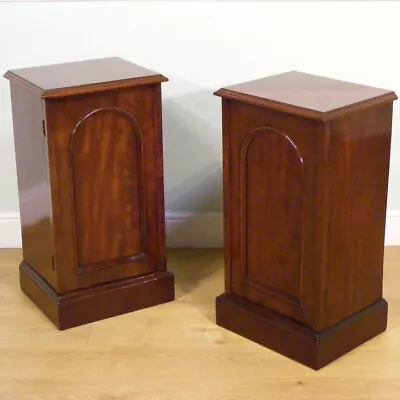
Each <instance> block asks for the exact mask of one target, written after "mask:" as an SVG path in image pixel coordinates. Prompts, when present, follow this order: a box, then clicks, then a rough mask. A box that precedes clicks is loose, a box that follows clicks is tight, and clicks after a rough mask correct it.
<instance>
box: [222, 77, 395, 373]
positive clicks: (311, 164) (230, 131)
mask: <svg viewBox="0 0 400 400" xmlns="http://www.w3.org/2000/svg"><path fill="white" fill-rule="evenodd" d="M255 82H258V83H259V84H260V87H259V89H258V90H259V91H260V93H263V96H267V95H268V94H271V96H270V98H267V99H266V100H268V101H273V102H276V101H277V99H278V97H279V96H278V94H277V93H278V91H279V90H280V89H282V94H281V95H282V99H283V98H285V99H287V101H289V100H290V99H293V104H291V105H289V106H290V107H291V110H290V111H289V109H286V111H282V110H278V109H276V108H275V107H267V106H266V105H265V104H264V106H263V107H259V105H260V104H259V102H258V100H254V99H255V97H254V94H253V92H251V90H250V89H251V88H254V87H255V85H256V83H251V84H243V85H242V86H238V87H239V90H242V91H245V90H247V89H246V88H248V90H247V92H248V93H251V96H253V97H250V98H247V99H246V100H244V98H243V97H241V94H242V92H240V91H239V92H235V95H234V96H231V95H230V94H229V93H231V92H233V91H234V88H236V86H235V87H231V88H228V91H230V92H229V93H228V92H226V91H225V89H221V90H219V91H217V92H216V94H217V95H219V96H222V97H223V138H224V139H223V140H224V218H225V249H226V250H225V251H226V289H225V292H226V296H222V297H221V298H220V299H219V301H217V321H218V322H219V323H220V324H221V325H222V326H224V327H227V328H228V329H232V330H234V331H235V332H238V331H239V330H240V331H241V334H243V335H244V336H246V337H248V338H251V339H253V340H257V339H255V338H257V337H258V335H259V332H256V331H257V328H256V326H257V323H259V324H260V331H261V330H264V332H269V330H271V334H275V335H277V336H278V339H279V340H280V341H281V342H284V339H283V336H282V335H279V334H278V333H277V332H276V331H274V332H275V333H272V329H273V327H272V325H273V321H276V320H278V319H279V318H281V321H280V323H281V325H282V326H284V325H285V324H286V322H287V320H288V319H291V320H295V321H297V322H298V324H302V325H303V326H304V327H306V328H307V329H309V330H310V332H314V333H315V335H316V337H320V336H321V335H322V336H329V335H330V334H329V333H328V330H329V329H331V327H332V326H333V325H335V324H338V323H339V322H343V321H345V320H348V319H349V318H350V317H351V316H353V317H354V318H353V319H352V320H351V321H350V322H349V323H348V324H350V325H351V324H352V325H353V331H354V332H356V331H357V329H358V328H357V324H359V323H360V324H361V322H359V320H361V315H364V317H363V318H364V319H365V318H370V320H369V321H367V322H369V324H370V325H374V324H375V322H374V321H375V314H373V313H372V314H368V315H369V317H366V316H365V312H364V310H365V309H367V307H369V306H371V305H372V304H374V303H377V302H379V301H381V300H382V259H383V244H384V231H385V216H386V200H387V184H388V171H389V156H390V136H391V123H392V101H393V99H394V98H395V95H394V94H393V92H390V91H385V93H386V94H383V95H380V94H382V93H381V92H382V91H380V90H376V89H371V88H368V87H359V85H356V86H354V85H353V84H345V83H343V82H340V81H339V82H337V83H334V81H332V80H329V79H327V80H325V78H319V77H313V76H310V75H307V74H300V73H289V74H282V75H279V76H275V77H271V78H265V79H264V80H261V81H255ZM307 83H310V86H309V88H308V89H307ZM353 89H354V90H353ZM268 90H271V91H270V92H269V91H268ZM329 90H330V91H331V92H332V97H329V96H327V94H329V93H328V92H329ZM227 93H228V94H227ZM237 94H238V95H239V96H238V97H235V96H236V95H237ZM353 95H354V96H356V95H357V96H361V95H362V96H364V98H363V101H364V102H365V104H364V105H363V107H356V105H357V104H358V103H357V104H356V105H351V104H349V103H348V101H349V100H351V99H354V97H352V96H353ZM368 95H369V96H372V97H369V98H368V97H367V96H368ZM326 96H327V100H326V101H327V104H332V107H333V104H334V102H336V103H337V104H336V103H335V104H336V105H338V104H339V102H341V105H342V110H341V112H340V114H331V115H330V116H329V118H327V120H325V117H321V119H318V118H317V119H316V118H314V116H313V115H310V114H309V112H308V111H301V112H302V115H299V112H300V110H303V109H301V108H298V107H299V104H300V99H301V101H302V102H303V103H301V104H302V106H306V105H310V104H311V103H307V102H311V101H314V100H313V99H317V98H321V99H322V98H325V97H326ZM374 96H378V97H374ZM388 96H389V97H388ZM360 98H361V97H360ZM249 99H252V100H251V101H253V100H254V102H253V103H252V104H250V103H249V102H250V100H249ZM390 99H391V100H390ZM389 100H390V101H389ZM371 101H373V102H372V103H371ZM329 102H331V103H329ZM346 102H347V103H346ZM343 107H344V108H343ZM315 108H317V107H315ZM294 109H296V112H292V111H293V110H294ZM321 109H322V108H321ZM304 110H305V109H304ZM327 110H329V108H327ZM318 112H321V111H320V110H319V111H318ZM321 115H324V116H326V115H327V112H321ZM333 115H335V117H333ZM235 295H236V296H237V297H235ZM239 298H240V299H244V300H246V301H249V302H251V303H253V304H257V305H261V306H263V307H265V308H266V309H267V310H268V311H270V312H272V313H275V314H274V317H273V318H264V319H263V320H262V319H261V318H259V317H260V316H259V314H260V312H259V310H260V309H252V310H251V312H252V314H251V313H250V314H249V313H247V314H246V315H247V317H246V318H247V323H244V322H243V321H242V322H241V324H244V325H246V329H244V330H241V328H240V327H238V325H237V324H238V323H239V322H238V321H236V317H235V315H236V314H238V313H240V312H241V311H240V310H241V309H242V308H243V307H244V308H245V307H246V304H247V303H245V302H239V301H236V300H235V299H239ZM235 304H236V306H237V310H236V312H235V310H234V307H235ZM379 310H380V311H379V316H377V318H376V321H378V322H376V324H375V325H374V329H372V330H371V332H370V334H368V333H367V332H365V335H366V336H367V337H364V338H363V337H361V336H359V337H358V340H359V343H362V342H363V341H364V340H366V339H368V338H370V337H371V335H372V332H375V334H376V333H378V332H382V331H383V330H384V329H385V327H386V311H385V308H384V307H380V308H379ZM355 313H360V315H359V319H358V320H357V318H356V316H355ZM243 318H244V317H243ZM364 319H363V321H364ZM253 320H254V321H255V322H254V323H253V322H252V321H253ZM257 321H258V322H257ZM357 321H358V322H357ZM383 321H384V322H383ZM362 323H363V324H364V322H362ZM292 326H293V327H296V328H293V329H294V330H293V332H292V333H293V337H295V331H296V330H297V329H300V330H301V329H302V328H301V325H292ZM343 326H344V325H343V324H342V325H341V327H343ZM346 326H347V325H346ZM297 327H299V328H297ZM338 329H342V328H340V327H339V328H338ZM343 329H344V328H343ZM322 336H321V337H322ZM338 337H339V336H338ZM340 337H345V336H343V335H340ZM353 339H354V338H353ZM353 339H351V338H350V337H349V338H348V340H352V343H353V344H354V343H355V342H356V341H357V340H355V339H354V340H353ZM257 341H258V342H260V341H261V340H257ZM263 342H264V343H265V344H266V345H268V343H267V342H266V340H264V341H263ZM275 344H276V343H275V342H271V345H273V346H275V347H273V348H274V349H275V350H277V351H281V349H282V346H281V345H279V346H278V345H275ZM342 344H343V343H342ZM331 346H332V347H336V348H342V349H343V351H344V349H345V348H346V346H345V345H344V344H343V346H338V345H337V344H336V343H335V341H334V338H332V342H331ZM298 351H299V352H300V351H301V344H300V343H298ZM314 351H315V352H316V354H314V356H312V357H311V360H314V361H315V364H314V365H312V362H311V361H310V362H309V363H308V365H311V366H313V367H315V368H320V367H321V366H323V364H324V362H325V364H326V363H327V362H329V361H330V360H328V358H324V362H322V361H321V362H319V361H318V354H317V353H321V352H323V349H322V345H321V346H319V342H318V341H317V346H315V347H314ZM339 355H340V354H338V355H337V356H339ZM293 358H295V359H300V358H301V357H293ZM310 363H311V364H310Z"/></svg>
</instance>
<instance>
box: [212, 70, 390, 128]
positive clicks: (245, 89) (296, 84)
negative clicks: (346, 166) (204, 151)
mask: <svg viewBox="0 0 400 400" xmlns="http://www.w3.org/2000/svg"><path fill="white" fill-rule="evenodd" d="M215 94H216V95H218V96H221V97H225V98H228V99H231V100H238V101H242V102H245V103H250V104H254V105H259V106H262V107H267V108H271V109H276V110H279V111H285V112H289V113H291V114H294V115H302V116H304V117H307V118H312V119H317V120H329V119H332V118H335V117H338V116H339V115H341V114H343V113H346V112H348V111H351V110H353V111H354V110H356V109H363V108H365V107H370V106H372V105H377V104H381V103H390V102H393V100H396V99H397V96H396V94H395V93H394V92H392V91H390V90H386V89H380V88H374V87H370V86H365V85H358V84H355V83H350V82H344V81H340V80H337V79H330V78H325V77H323V76H317V75H311V74H306V73H303V72H298V71H290V72H285V73H283V74H278V75H274V76H269V77H266V78H261V79H256V80H253V81H250V82H243V83H239V84H237V85H232V86H228V87H225V88H222V89H220V90H218V91H217V92H215Z"/></svg>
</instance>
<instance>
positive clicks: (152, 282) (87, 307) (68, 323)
mask: <svg viewBox="0 0 400 400" xmlns="http://www.w3.org/2000/svg"><path fill="white" fill-rule="evenodd" d="M19 271H20V283H21V289H22V291H23V292H24V293H25V294H26V295H27V296H28V297H29V298H30V299H31V300H32V301H33V302H34V303H35V304H36V305H37V306H38V307H39V308H40V309H41V310H42V311H43V312H44V313H45V314H46V315H47V316H48V317H49V318H50V320H51V321H53V322H54V324H55V325H56V326H57V327H58V328H59V329H60V330H64V329H68V328H72V327H74V326H78V325H83V324H87V323H89V322H94V321H97V320H100V319H105V318H109V317H113V316H115V315H120V314H125V313H128V312H131V311H135V310H140V309H142V308H146V307H151V306H154V305H157V304H161V303H166V302H168V301H172V300H174V275H173V274H172V273H171V272H169V271H164V272H155V273H152V274H148V275H143V276H139V277H135V278H129V279H123V280H119V281H115V282H110V283H106V284H102V285H98V286H94V287H90V288H85V289H80V290H76V291H74V292H69V293H65V294H58V293H56V292H55V291H54V289H52V288H51V286H49V284H48V283H47V282H46V281H44V280H43V279H42V278H41V277H40V276H39V275H38V274H37V273H36V272H35V271H34V270H33V269H32V268H31V267H30V265H29V264H27V263H26V262H22V263H21V264H20V266H19Z"/></svg>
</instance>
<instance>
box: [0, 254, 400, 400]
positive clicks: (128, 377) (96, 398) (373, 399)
mask: <svg viewBox="0 0 400 400" xmlns="http://www.w3.org/2000/svg"><path fill="white" fill-rule="evenodd" d="M20 259H21V251H20V250H0V338H1V340H0V352H1V355H2V359H1V363H0V393H1V396H2V398H4V399H7V400H43V399H46V400H111V399H115V400H155V399H157V400H171V399H174V400H192V399H194V400H203V399H204V398H209V399H213V400H243V399H248V400H261V399H280V400H338V399H340V400H398V398H399V393H400V384H399V382H400V370H399V368H398V365H399V363H400V330H399V328H400V293H399V291H398V282H399V281H400V248H395V247H389V248H386V249H385V268H384V275H385V276H384V282H385V287H384V296H385V298H386V299H387V300H388V302H389V304H390V313H389V324H388V329H387V331H386V332H385V333H384V334H382V335H380V336H378V337H376V338H375V339H373V340H371V341H369V342H367V343H365V344H363V345H362V346H360V347H359V348H357V349H355V350H354V351H352V352H351V353H349V354H347V355H345V356H343V357H342V358H340V359H338V360H337V361H335V362H333V363H332V364H330V365H328V366H326V367H325V368H324V369H321V370H319V371H313V370H311V369H309V368H307V367H304V366H302V365H300V364H298V363H296V362H294V361H292V360H290V359H288V358H286V357H284V356H281V355H280V354H278V353H276V352H273V351H271V350H269V349H267V348H265V347H262V346H260V345H258V344H256V343H254V342H251V341H249V340H247V339H244V338H242V337H241V336H239V335H236V334H234V333H232V332H230V331H228V330H226V329H223V328H220V327H218V326H217V325H215V309H214V299H215V297H216V296H217V295H218V294H219V293H221V292H222V291H223V287H224V268H223V264H224V261H223V252H222V250H173V251H170V252H169V256H168V269H169V270H171V271H173V272H174V273H175V276H176V297H177V299H176V301H175V302H172V303H167V304H163V305H160V306H157V307H153V308H147V309H145V310H142V311H137V312H135V313H130V314H125V315H121V316H118V317H115V318H111V319H107V320H102V321H99V322H96V323H93V324H90V325H84V326H80V327H77V328H74V329H70V330H68V331H62V332H60V331H58V330H57V329H56V328H55V327H54V326H53V325H52V324H50V323H49V322H48V320H47V318H46V317H45V316H44V315H43V314H42V312H41V311H40V310H39V309H38V308H36V307H35V306H34V305H33V304H32V302H31V301H30V300H29V299H27V298H26V296H24V295H23V294H22V293H21V292H20V290H19V278H18V263H19V260H20Z"/></svg>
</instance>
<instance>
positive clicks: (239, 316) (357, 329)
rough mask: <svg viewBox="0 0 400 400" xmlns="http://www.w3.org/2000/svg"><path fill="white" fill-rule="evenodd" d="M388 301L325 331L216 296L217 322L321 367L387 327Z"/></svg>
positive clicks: (230, 297)
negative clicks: (314, 329)
mask: <svg viewBox="0 0 400 400" xmlns="http://www.w3.org/2000/svg"><path fill="white" fill-rule="evenodd" d="M387 309H388V306H387V303H386V301H385V300H384V299H381V300H379V301H377V302H375V303H373V304H371V305H370V306H368V307H366V308H364V309H362V310H360V311H359V312H357V313H356V314H353V315H351V316H350V317H348V318H346V319H345V320H343V321H341V322H339V323H337V324H335V325H333V326H332V327H330V328H328V329H326V330H324V331H322V332H315V331H313V330H312V329H311V328H309V327H307V326H305V325H302V324H300V323H298V322H296V321H293V320H292V319H289V318H287V317H285V316H283V315H280V314H277V313H275V312H272V311H270V310H267V309H265V308H264V307H262V306H259V305H256V304H253V303H250V302H249V301H246V300H245V299H242V298H240V297H239V296H236V295H232V294H222V295H220V296H218V297H217V299H216V311H217V324H218V325H219V326H222V327H224V328H226V329H229V330H231V331H232V332H235V333H237V334H239V335H241V336H244V337H245V338H247V339H250V340H252V341H254V342H256V343H259V344H261V345H263V346H265V347H268V348H270V349H271V350H274V351H276V352H278V353H280V354H283V355H284V356H286V357H289V358H291V359H293V360H296V361H298V362H300V363H302V364H304V365H306V366H308V367H310V368H313V369H320V368H322V367H323V366H325V365H327V364H329V363H330V362H332V361H333V360H336V359H337V358H339V357H341V356H342V355H343V354H345V353H347V352H349V351H350V350H352V349H354V348H355V347H357V346H359V345H360V344H362V343H364V342H366V341H367V340H369V339H371V338H372V337H374V336H376V335H378V334H379V333H381V332H383V331H384V330H385V329H386V324H387Z"/></svg>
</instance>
